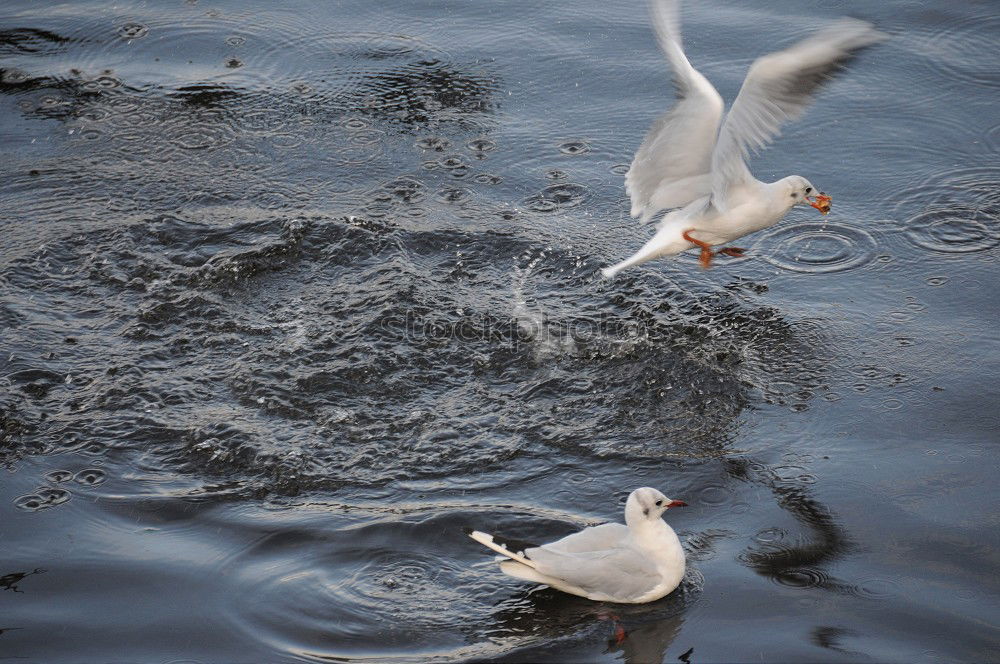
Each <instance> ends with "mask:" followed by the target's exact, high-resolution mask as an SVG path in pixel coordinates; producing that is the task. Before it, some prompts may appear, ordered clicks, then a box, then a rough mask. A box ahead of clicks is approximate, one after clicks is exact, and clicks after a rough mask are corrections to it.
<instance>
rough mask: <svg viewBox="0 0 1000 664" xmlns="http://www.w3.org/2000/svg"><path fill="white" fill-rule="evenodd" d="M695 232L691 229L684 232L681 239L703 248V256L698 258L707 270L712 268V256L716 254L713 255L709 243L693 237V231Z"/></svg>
mask: <svg viewBox="0 0 1000 664" xmlns="http://www.w3.org/2000/svg"><path fill="white" fill-rule="evenodd" d="M693 230H694V229H693V228H690V229H688V230H686V231H684V232H683V233H682V234H681V237H683V238H684V239H685V240H687V241H688V242H690V243H691V244H696V245H698V246H699V247H701V255H700V256H698V262H699V263H700V264H701V266H702V267H703V268H705V269H706V270H707V269H708V268H710V267H712V256H714V255H715V254H713V253H712V249H711V245H710V244H708V243H707V242H702V241H701V240H696V239H694V238H693V237H691V231H693Z"/></svg>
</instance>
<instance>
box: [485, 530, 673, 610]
mask: <svg viewBox="0 0 1000 664" xmlns="http://www.w3.org/2000/svg"><path fill="white" fill-rule="evenodd" d="M649 526H650V530H649V531H648V532H643V533H641V534H640V533H635V532H629V528H628V527H626V526H624V525H622V524H620V523H606V524H603V525H601V526H595V527H593V528H587V529H585V530H582V531H580V532H578V533H573V534H572V535H568V536H566V537H564V538H562V539H561V540H556V541H555V542H552V543H550V544H543V545H542V546H540V547H538V548H535V549H530V550H529V552H528V553H529V555H530V556H531V559H532V560H533V561H534V562H535V564H536V567H529V566H528V565H525V564H523V563H520V562H518V561H516V560H511V559H504V560H502V561H501V562H500V570H501V571H502V572H503V573H504V574H506V575H507V576H512V577H514V578H516V579H522V580H524V581H533V582H535V583H542V584H545V585H547V586H550V587H552V588H555V589H556V590H561V591H563V592H565V593H570V594H571V595H579V596H580V597H586V598H587V599H592V600H594V601H597V602H618V603H622V604H643V603H645V602H652V601H654V600H657V599H660V598H661V597H664V596H666V595H669V594H670V593H671V592H673V590H674V589H675V588H677V586H678V585H680V582H681V579H683V578H684V570H685V562H684V549H683V547H681V542H680V540H679V539H678V538H677V533H675V532H674V530H673V528H671V527H670V526H669V525H667V524H666V523H665V522H664V521H659V523H650V524H649ZM636 552H641V554H642V556H641V557H639V556H637V555H636ZM607 561H614V565H615V566H616V567H617V568H618V569H619V570H620V571H621V572H622V573H623V575H622V577H621V578H620V579H619V580H618V581H617V583H616V584H615V587H614V589H613V590H610V589H606V588H603V587H602V586H603V585H604V584H602V583H599V581H601V580H602V577H601V575H599V574H597V573H596V572H595V574H594V575H593V581H594V582H593V583H588V580H587V579H588V576H587V575H586V574H580V573H579V570H582V569H586V567H587V566H590V565H592V566H594V567H595V569H596V568H600V567H602V566H604V565H605V564H607ZM546 564H549V565H553V566H555V565H561V566H563V567H565V566H571V567H573V568H574V569H576V570H577V571H578V573H577V574H576V575H575V577H574V582H573V583H571V582H569V581H567V580H565V579H562V578H559V577H556V576H552V575H549V574H545V573H543V572H542V571H540V569H539V568H541V569H545V566H546ZM651 579H656V581H655V582H654V584H653V585H650V580H651Z"/></svg>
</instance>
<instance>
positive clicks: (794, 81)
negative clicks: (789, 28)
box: [711, 18, 885, 207]
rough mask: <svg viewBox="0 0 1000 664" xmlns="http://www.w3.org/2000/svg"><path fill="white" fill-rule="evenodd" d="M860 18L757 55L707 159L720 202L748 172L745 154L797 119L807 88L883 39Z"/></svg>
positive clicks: (807, 97)
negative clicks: (774, 50) (779, 48)
mask: <svg viewBox="0 0 1000 664" xmlns="http://www.w3.org/2000/svg"><path fill="white" fill-rule="evenodd" d="M884 36H885V35H883V34H882V33H881V32H879V31H877V30H875V29H874V27H873V26H872V25H871V24H870V23H867V22H865V21H861V20H858V19H852V18H844V19H840V20H838V21H836V22H834V23H832V24H831V25H830V26H828V27H826V28H824V29H823V30H821V31H820V32H818V33H816V34H815V35H812V36H811V37H808V38H807V39H804V40H802V41H800V42H798V43H797V44H795V45H794V46H792V47H790V48H787V49H785V50H783V51H778V52H776V53H771V54H770V55H765V56H763V57H761V58H758V59H757V60H756V61H755V62H754V63H753V65H752V66H751V67H750V72H749V73H748V74H747V77H746V80H744V81H743V87H741V88H740V92H739V95H737V97H736V101H734V102H733V106H732V108H731V109H730V110H729V114H728V115H727V116H726V120H725V122H724V123H723V125H722V130H721V131H720V132H719V140H718V143H717V145H716V146H715V151H714V153H713V154H712V158H711V171H712V195H713V202H714V203H715V204H716V205H721V206H722V207H725V204H726V203H725V201H726V195H727V192H728V191H729V190H730V189H731V188H733V187H735V186H739V185H741V184H744V183H746V182H748V181H749V180H750V178H751V177H752V176H751V175H750V172H749V171H748V170H747V167H746V162H745V159H746V158H747V156H749V154H750V152H751V151H755V150H759V149H760V148H762V147H764V146H765V145H767V144H768V143H769V142H771V140H773V139H774V138H775V137H776V136H777V135H778V134H779V133H780V131H781V125H782V124H784V123H785V122H786V121H789V120H793V119H795V118H797V117H798V116H799V115H801V114H802V112H803V111H804V110H805V109H806V107H807V106H808V105H809V103H810V101H812V93H813V92H814V91H815V90H816V88H817V87H819V85H821V84H822V83H823V82H824V81H826V80H827V79H829V78H830V76H831V75H832V74H833V73H834V72H835V71H836V70H837V69H839V68H840V67H841V66H842V65H843V64H844V63H845V62H846V61H847V59H848V58H850V56H851V55H852V54H853V53H854V52H855V51H857V50H858V49H860V48H863V47H865V46H868V45H870V44H874V43H876V42H878V41H881V40H882V39H883V38H884Z"/></svg>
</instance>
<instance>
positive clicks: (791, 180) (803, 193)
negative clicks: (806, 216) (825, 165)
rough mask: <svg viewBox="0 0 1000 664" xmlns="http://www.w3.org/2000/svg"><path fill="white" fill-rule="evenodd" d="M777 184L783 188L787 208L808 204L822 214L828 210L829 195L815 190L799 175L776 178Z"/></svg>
mask: <svg viewBox="0 0 1000 664" xmlns="http://www.w3.org/2000/svg"><path fill="white" fill-rule="evenodd" d="M778 184H780V185H781V186H782V189H783V190H784V195H785V196H786V199H785V202H786V203H787V204H788V207H789V208H791V207H792V206H794V205H810V206H812V207H814V208H816V209H817V210H819V211H820V212H822V213H823V214H826V213H827V212H829V211H830V197H829V196H827V195H826V194H824V193H823V192H821V191H819V190H817V189H816V187H814V186H812V183H811V182H809V180H807V179H805V178H804V177H802V176H801V175H789V176H788V177H787V178H782V179H781V180H778Z"/></svg>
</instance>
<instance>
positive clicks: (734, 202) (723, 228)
mask: <svg viewBox="0 0 1000 664" xmlns="http://www.w3.org/2000/svg"><path fill="white" fill-rule="evenodd" d="M781 185H782V182H781V181H779V182H775V183H771V184H765V183H763V182H760V181H757V180H755V181H753V182H752V183H749V184H747V185H745V186H743V187H740V188H739V189H738V190H735V191H732V192H730V195H729V199H728V202H729V205H730V207H729V208H728V209H727V210H725V211H721V210H719V208H718V207H716V206H715V205H714V204H713V202H712V197H711V195H709V196H703V197H701V198H699V199H698V200H696V201H694V202H692V203H689V204H688V205H687V206H685V207H683V208H681V209H679V210H674V211H672V212H669V213H667V214H666V215H664V217H663V219H661V220H660V223H659V224H657V231H656V234H655V235H654V236H653V237H651V238H650V239H649V241H648V242H646V244H644V245H643V246H642V248H641V249H639V251H637V252H635V253H634V254H633V255H632V256H630V257H629V258H626V259H625V260H623V261H622V262H621V263H618V264H617V265H613V266H611V267H607V268H604V270H603V274H604V276H605V277H613V276H614V275H615V274H617V273H618V272H620V271H621V270H624V269H625V268H627V267H632V266H634V265H639V264H641V263H645V262H646V261H651V260H654V259H656V258H662V257H663V256H673V255H675V254H679V253H681V252H683V251H687V250H688V249H694V248H696V247H697V245H695V244H694V243H692V242H688V241H687V240H685V239H684V232H685V231H689V235H690V236H691V237H693V238H695V239H697V240H700V241H702V242H706V243H708V244H710V245H712V246H716V245H721V244H728V243H730V242H732V241H733V240H735V239H737V238H740V237H743V236H744V235H747V234H749V233H753V232H756V231H759V230H763V229H765V228H769V227H771V226H774V225H775V224H776V223H778V222H779V221H781V219H782V217H784V216H785V215H786V214H787V213H788V211H789V210H790V209H791V207H792V206H791V205H790V204H789V201H788V199H787V197H783V196H777V195H771V192H772V191H775V190H778V189H780V188H781Z"/></svg>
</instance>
